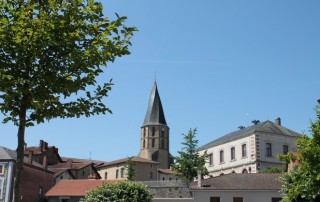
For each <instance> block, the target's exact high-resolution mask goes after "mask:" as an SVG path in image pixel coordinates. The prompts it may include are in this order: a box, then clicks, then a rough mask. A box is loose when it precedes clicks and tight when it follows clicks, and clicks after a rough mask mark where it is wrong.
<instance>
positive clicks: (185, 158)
mask: <svg viewBox="0 0 320 202" xmlns="http://www.w3.org/2000/svg"><path fill="white" fill-rule="evenodd" d="M196 134H197V129H190V130H189V132H188V133H187V134H182V135H183V139H184V142H182V143H181V144H182V145H183V147H182V151H178V154H179V156H177V157H174V160H175V164H174V165H173V166H172V169H173V170H175V171H176V172H177V175H178V176H179V177H181V178H182V179H183V180H184V181H186V182H188V183H190V182H192V181H193V180H194V178H195V177H197V176H198V172H200V173H201V175H202V176H204V175H208V170H207V168H206V167H205V163H206V160H207V158H208V155H207V153H206V152H205V153H204V154H203V155H200V154H199V153H198V152H197V151H196V148H197V145H198V140H197V139H196Z"/></svg>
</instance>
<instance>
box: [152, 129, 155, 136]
mask: <svg viewBox="0 0 320 202" xmlns="http://www.w3.org/2000/svg"><path fill="white" fill-rule="evenodd" d="M155 133H156V129H155V128H154V127H152V136H154V135H155Z"/></svg>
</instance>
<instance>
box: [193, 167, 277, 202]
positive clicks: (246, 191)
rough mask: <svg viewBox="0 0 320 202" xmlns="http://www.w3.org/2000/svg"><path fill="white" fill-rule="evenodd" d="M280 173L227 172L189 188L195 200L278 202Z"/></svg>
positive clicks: (199, 201)
mask: <svg viewBox="0 0 320 202" xmlns="http://www.w3.org/2000/svg"><path fill="white" fill-rule="evenodd" d="M280 176H281V174H279V173H272V174H261V173H255V174H253V173H251V174H242V173H235V174H228V175H221V176H218V177H211V178H208V179H204V180H203V181H202V182H201V183H200V184H201V186H197V182H195V183H193V184H192V185H191V187H190V190H191V191H192V193H193V198H194V201H197V202H206V201H207V202H230V201H233V202H257V201H259V202H279V201H280V200H281V194H280V192H279V191H280V189H281V186H282V185H281V183H280V181H279V177H280Z"/></svg>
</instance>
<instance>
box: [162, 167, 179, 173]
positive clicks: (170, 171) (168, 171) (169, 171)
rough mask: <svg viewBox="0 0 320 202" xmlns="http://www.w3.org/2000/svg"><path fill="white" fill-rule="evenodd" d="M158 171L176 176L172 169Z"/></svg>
mask: <svg viewBox="0 0 320 202" xmlns="http://www.w3.org/2000/svg"><path fill="white" fill-rule="evenodd" d="M158 171H159V172H160V173H165V174H175V173H176V172H175V171H173V170H170V169H163V168H159V169H158Z"/></svg>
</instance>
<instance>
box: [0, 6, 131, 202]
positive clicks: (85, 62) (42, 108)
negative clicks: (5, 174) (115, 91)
mask: <svg viewBox="0 0 320 202" xmlns="http://www.w3.org/2000/svg"><path fill="white" fill-rule="evenodd" d="M102 10H103V8H102V4H101V3H98V2H95V1H94V0H2V1H1V2H0V67H1V68H0V112H1V113H3V114H4V115H5V118H4V120H3V122H4V123H7V122H9V121H12V122H13V123H14V124H15V125H16V126H18V147H17V162H16V168H17V169H16V176H15V182H14V201H15V202H18V201H20V184H21V182H20V181H21V173H22V168H23V156H24V145H25V138H24V136H25V128H26V127H28V126H33V125H34V124H39V123H43V122H45V121H49V120H51V119H53V118H72V117H77V118H78V117H80V116H86V117H89V116H92V115H96V114H104V113H106V112H111V110H110V109H109V108H108V107H107V106H106V105H105V104H104V98H105V97H106V96H107V93H108V91H109V90H110V89H111V86H112V81H109V82H105V81H103V82H102V83H100V84H98V83H97V80H96V78H97V77H98V76H99V75H100V74H102V73H103V68H102V67H103V66H106V65H107V62H114V61H115V59H116V58H117V57H121V56H123V55H127V54H129V50H128V46H129V45H131V44H130V38H131V36H132V34H133V32H134V31H135V30H136V29H135V28H134V27H126V26H124V25H123V23H124V21H125V19H126V17H119V16H118V15H117V18H116V20H114V21H112V20H109V19H108V18H107V17H105V16H104V15H103V13H102Z"/></svg>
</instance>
